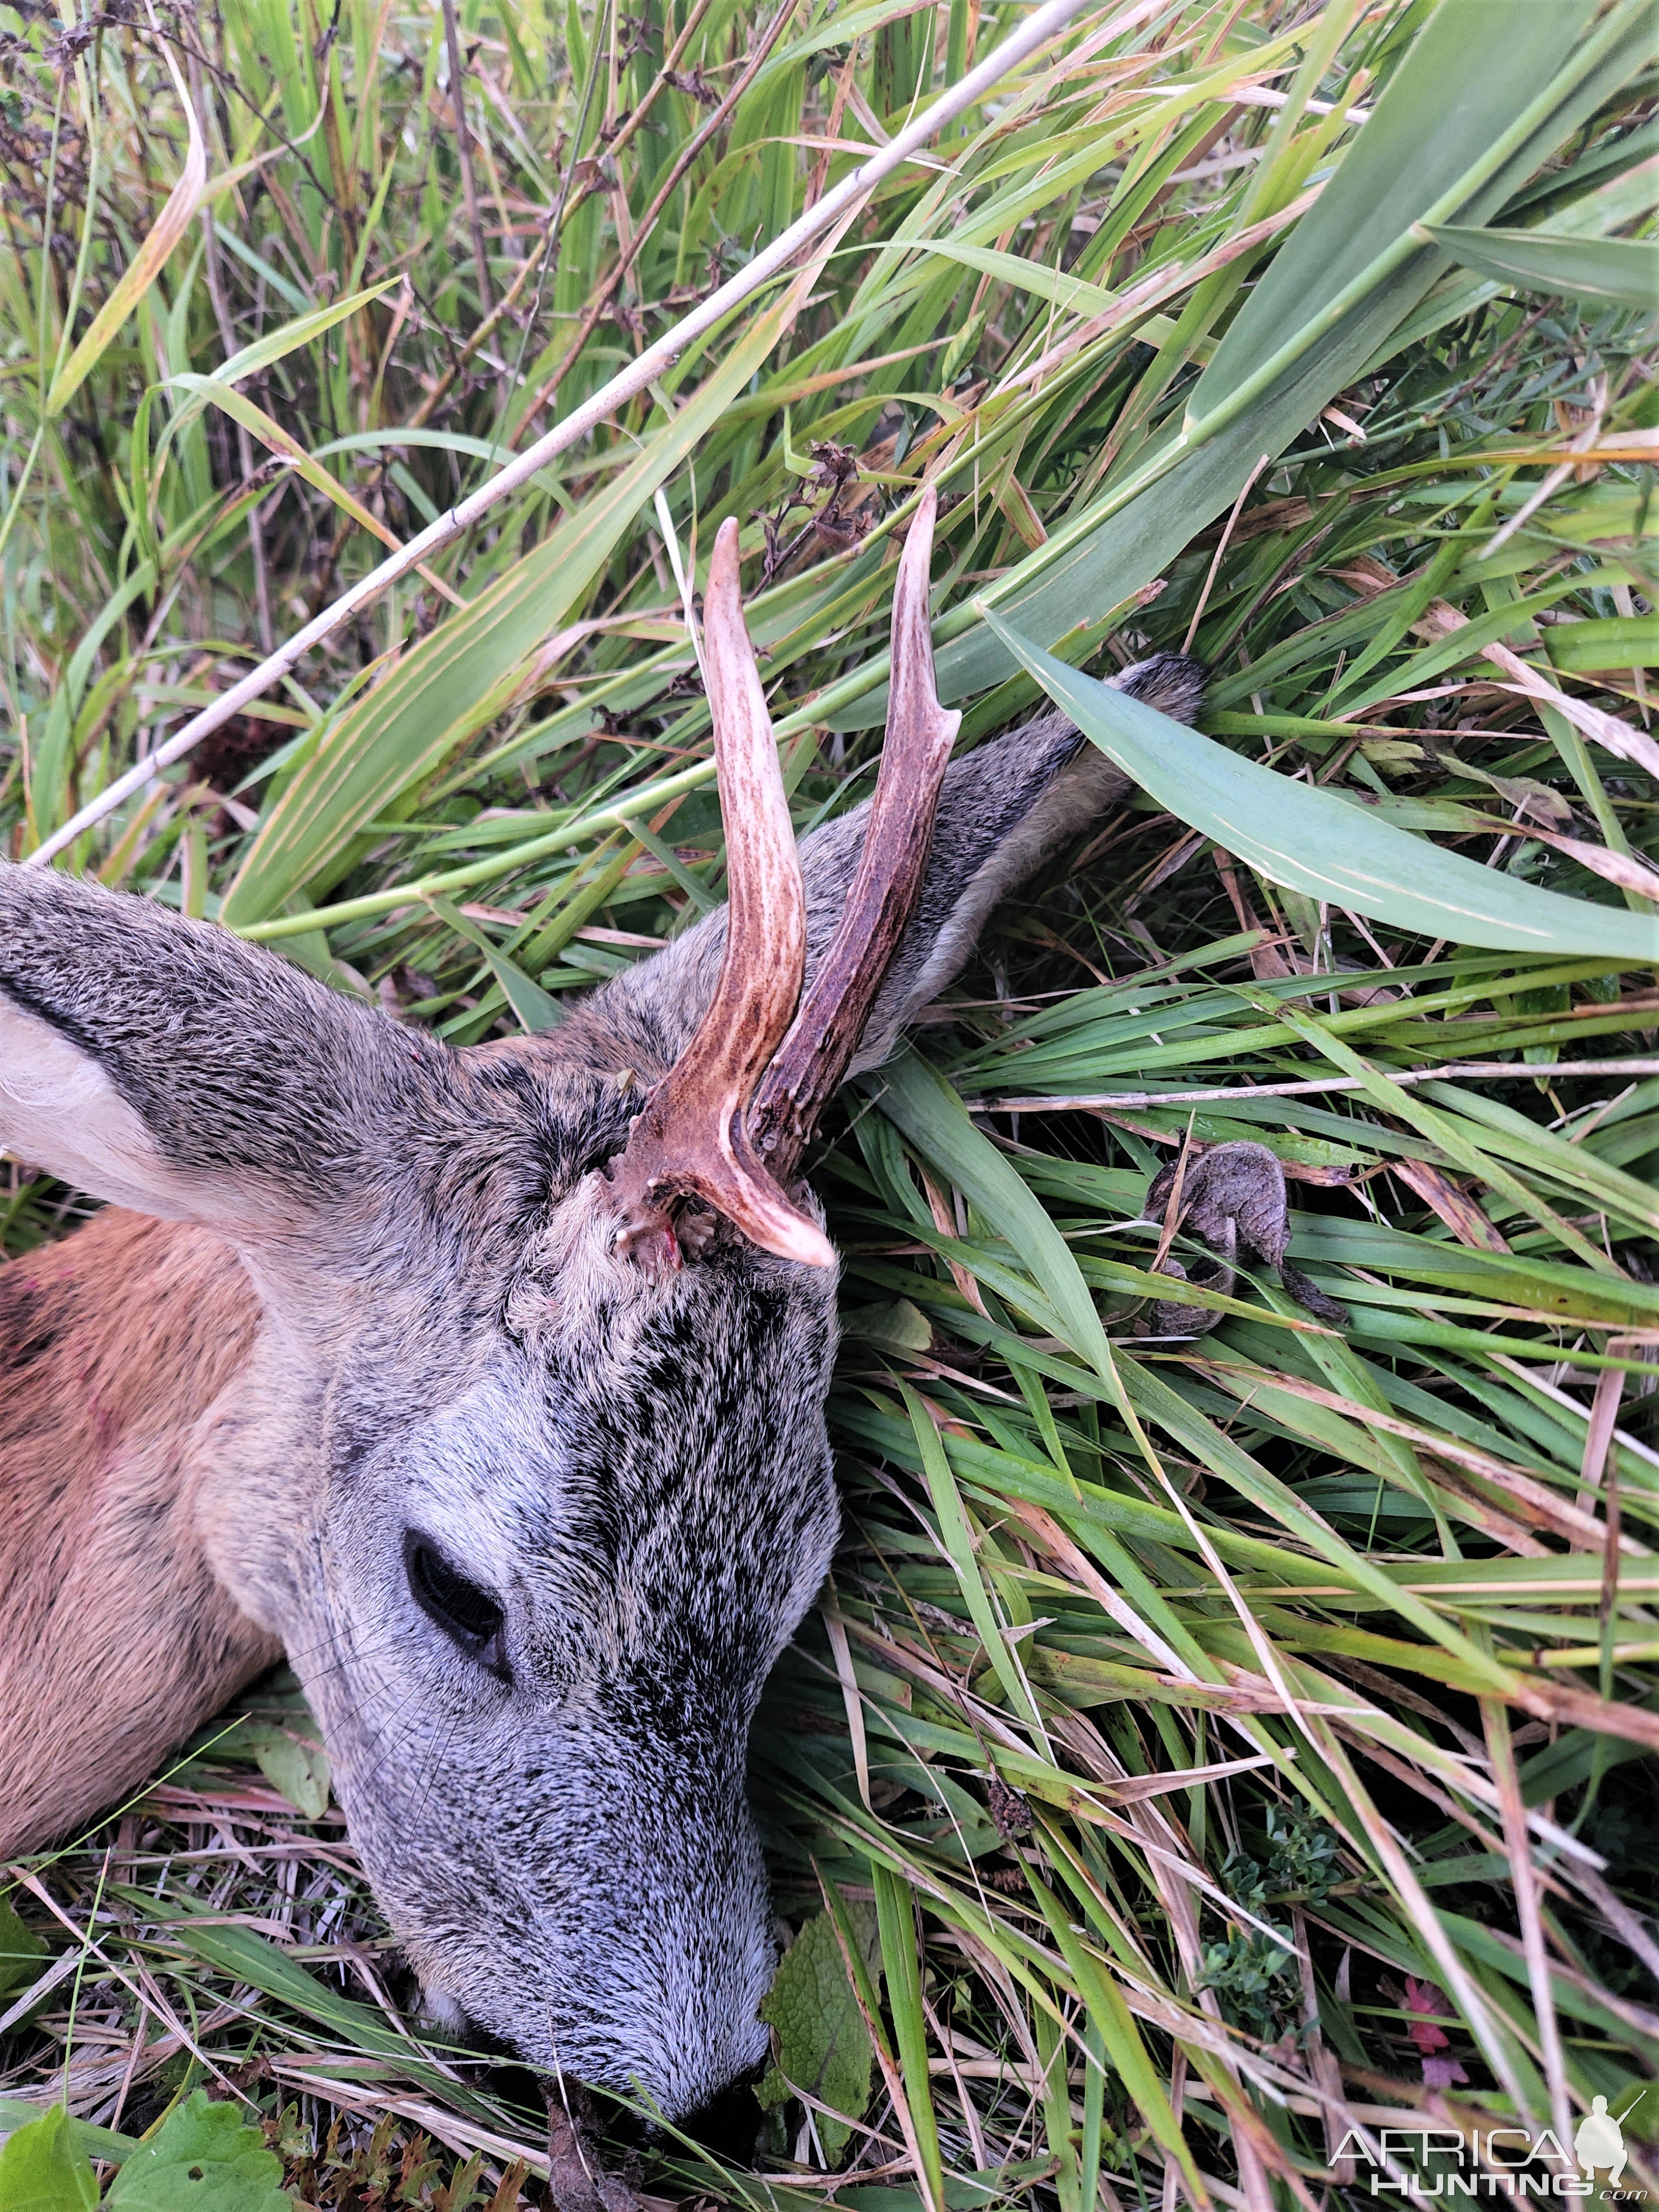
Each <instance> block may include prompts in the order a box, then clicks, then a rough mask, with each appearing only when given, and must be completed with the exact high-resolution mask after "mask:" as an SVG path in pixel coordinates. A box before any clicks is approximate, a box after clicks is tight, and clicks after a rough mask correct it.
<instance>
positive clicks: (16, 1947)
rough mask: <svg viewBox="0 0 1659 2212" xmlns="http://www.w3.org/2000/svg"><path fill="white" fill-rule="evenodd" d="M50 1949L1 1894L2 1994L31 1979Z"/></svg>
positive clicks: (18, 1988) (0, 1991) (0, 1954)
mask: <svg viewBox="0 0 1659 2212" xmlns="http://www.w3.org/2000/svg"><path fill="white" fill-rule="evenodd" d="M49 1948H50V1947H49V1946H48V1945H47V1943H46V1939H45V1938H44V1937H43V1936H37V1935H36V1934H35V1932H34V1930H33V1929H32V1928H29V1927H27V1926H26V1925H25V1924H24V1923H23V1922H22V1921H21V1920H20V1919H19V1917H18V1916H17V1912H16V1910H15V1907H14V1906H13V1905H11V1904H10V1903H9V1900H8V1899H5V1898H3V1897H0V1996H5V1995H6V1994H7V1992H8V1991H9V1990H21V1988H22V1987H23V1985H24V1984H25V1983H27V1982H32V1981H33V1979H34V1977H35V1975H36V1974H37V1973H39V1972H40V1961H41V1960H42V1959H44V1958H46V1955H47V1953H48V1950H49Z"/></svg>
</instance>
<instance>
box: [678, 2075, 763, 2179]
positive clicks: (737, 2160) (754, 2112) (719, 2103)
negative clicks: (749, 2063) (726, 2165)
mask: <svg viewBox="0 0 1659 2212" xmlns="http://www.w3.org/2000/svg"><path fill="white" fill-rule="evenodd" d="M763 2071H764V2069H763V2068H762V2067H758V2066H757V2067H756V2068H754V2069H752V2071H750V2073H747V2074H745V2075H743V2076H742V2077H741V2078H740V2079H739V2080H738V2081H732V2082H730V2083H729V2084H728V2085H727V2086H726V2087H725V2088H724V2089H722V2090H721V2091H720V2094H719V2095H718V2096H716V2097H711V2098H710V2099H709V2100H708V2103H707V2104H706V2105H703V2106H699V2108H698V2109H697V2111H696V2112H690V2113H688V2114H687V2116H686V2118H684V2119H683V2120H682V2121H681V2122H680V2123H679V2124H680V2126H681V2128H682V2129H683V2130H684V2132H685V2133H686V2134H687V2135H689V2136H690V2137H691V2139H692V2140H693V2142H700V2143H701V2144H702V2147H703V2148H704V2149H705V2150H710V2151H713V2152H714V2155H715V2157H716V2158H724V2159H729V2160H731V2161H732V2164H733V2165H735V2166H747V2165H748V2164H749V2163H750V2160H751V2159H752V2158H753V2156H754V2154H755V2142H756V2138H757V2136H759V2134H760V2121H761V2108H760V2106H758V2105H757V2103H756V2101H755V2084H756V2082H757V2081H759V2079H760V2077H761V2075H762V2073H763Z"/></svg>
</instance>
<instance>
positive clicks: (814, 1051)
mask: <svg viewBox="0 0 1659 2212" xmlns="http://www.w3.org/2000/svg"><path fill="white" fill-rule="evenodd" d="M938 512H939V495H938V493H937V492H936V491H935V490H934V489H933V486H932V484H929V485H928V487H927V490H926V491H925V492H923V494H922V495H921V506H920V507H918V508H917V510H916V516H915V521H914V522H913V523H912V524H911V526H910V534H909V536H908V538H907V539H906V540H905V545H904V555H903V558H902V560H901V561H900V562H899V572H898V580H897V582H896V585H895V586H894V590H893V652H892V678H891V681H890V686H889V690H888V704H887V732H886V736H885V738H884V742H883V745H882V752H881V767H880V769H879V770H878V774H877V776H876V792H875V797H874V798H873V799H872V801H871V803H870V821H869V824H868V827H867V828H866V831H865V835H864V850H863V852H862V854H860V858H859V865H858V872H857V874H856V875H855V876H854V878H853V888H852V890H850V891H849V892H848V898H847V907H846V910H845V912H844V913H843V914H842V919H841V923H840V926H839V927H838V928H837V929H836V933H835V935H834V937H833V938H831V939H830V940H829V949H828V951H826V952H825V953H824V956H823V961H822V963H820V965H819V968H818V972H817V975H815V976H814V977H813V978H812V987H811V990H810V991H808V993H807V994H806V998H805V1003H804V1004H803V1006H802V1007H801V1010H800V1012H799V1015H798V1016H797V1018H796V1020H795V1024H794V1026H793V1029H792V1030H790V1032H789V1034H788V1036H787V1037H786V1038H785V1039H784V1041H783V1043H782V1045H781V1047H780V1048H779V1051H778V1055H777V1058H776V1059H775V1060H774V1061H773V1062H772V1064H771V1066H769V1068H768V1069H767V1071H766V1073H765V1074H764V1075H763V1077H762V1079H761V1084H760V1088H759V1090H758V1091H757V1093H756V1096H755V1103H754V1105H753V1107H752V1108H751V1109H750V1114H749V1124H750V1132H751V1133H752V1135H753V1137H754V1140H755V1144H756V1146H757V1150H758V1151H759V1152H761V1154H762V1155H763V1158H764V1159H765V1161H766V1164H767V1165H768V1167H769V1168H770V1170H771V1171H772V1173H773V1174H774V1175H775V1176H777V1178H778V1180H779V1181H780V1182H782V1181H783V1180H784V1179H785V1178H786V1177H787V1176H789V1175H790V1173H791V1172H792V1171H793V1168H794V1166H795V1164H796V1162H797V1161H798V1160H799V1158H800V1156H801V1153H802V1152H804V1151H805V1148H806V1143H807V1139H809V1138H810V1137H811V1133H812V1129H813V1126H814V1124H815V1123H816V1122H817V1118H818V1115H820V1114H821V1113H822V1112H823V1107H824V1104H825V1102H826V1101H827V1100H828V1099H829V1097H831V1096H832V1095H833V1093H834V1092H835V1091H836V1087H837V1085H839V1084H840V1082H841V1079H842V1076H844V1075H845V1074H846V1073H847V1063H848V1060H851V1058H852V1057H853V1054H854V1049H855V1048H856V1047H857V1044H858V1041H859V1039H860V1036H862V1035H863V1033H864V1024H865V1023H866V1020H867V1018H869V1013H870V1009H871V1007H872V1006H873V1005H874V1004H875V1001H876V994H877V993H878V991H879V990H880V988H881V987H882V984H883V982H884V980H885V978H886V975H887V970H888V969H889V968H890V966H891V965H892V962H893V955H894V954H895V953H896V951H898V947H899V940H900V939H901V938H902V936H903V935H904V933H905V930H906V928H907V927H908V925H909V921H910V916H911V915H912V914H913V913H914V912H915V904H916V897H917V895H918V893H919V892H920V891H921V878H922V874H923V872H924V871H925V869H926V868H927V852H928V848H929V847H930V846H931V845H932V843H933V815H934V811H935V810H936V808H937V807H938V805H939V786H940V784H941V783H942V782H943V781H944V780H945V769H946V767H947V765H948V764H949V762H950V758H951V745H952V744H953V743H954V742H955V739H956V734H957V731H958V730H959V729H960V728H961V727H962V717H961V715H960V714H956V713H951V714H946V712H945V709H944V708H942V707H941V706H940V705H939V697H938V694H937V693H936V691H935V690H934V688H933V637H932V635H931V632H930V630H929V626H928V620H927V573H928V568H929V566H930V564H931V562H932V558H933V520H934V517H935V515H936V514H937V513H938Z"/></svg>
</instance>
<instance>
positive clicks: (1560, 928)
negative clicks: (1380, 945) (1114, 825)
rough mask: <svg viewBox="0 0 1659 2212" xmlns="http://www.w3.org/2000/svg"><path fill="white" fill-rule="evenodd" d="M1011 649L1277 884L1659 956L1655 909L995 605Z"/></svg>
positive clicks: (1525, 937)
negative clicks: (1340, 779) (1388, 800)
mask: <svg viewBox="0 0 1659 2212" xmlns="http://www.w3.org/2000/svg"><path fill="white" fill-rule="evenodd" d="M987 620H988V621H989V622H990V623H991V625H992V628H993V629H994V631H995V632H996V634H997V635H998V636H999V637H1000V639H1001V640H1002V641H1004V642H1005V643H1006V647H1007V649H1008V651H1009V653H1011V654H1012V655H1013V656H1014V658H1015V659H1017V660H1018V661H1019V662H1020V663H1021V665H1024V667H1025V668H1027V669H1029V670H1030V672H1031V674H1032V675H1033V676H1035V677H1036V679H1037V681H1038V682H1039V683H1040V684H1042V688H1043V690H1045V691H1046V692H1047V693H1048V696H1049V697H1050V698H1051V699H1052V700H1053V701H1054V704H1055V705H1056V706H1057V707H1060V708H1064V710H1065V711H1066V714H1069V715H1071V717H1072V719H1073V721H1075V722H1076V724H1077V725H1078V727H1079V729H1080V730H1082V731H1083V732H1085V734H1086V735H1087V736H1088V737H1089V738H1091V739H1092V741H1093V742H1094V743H1095V744H1097V745H1098V746H1099V747H1100V749H1101V750H1102V751H1103V753H1104V754H1105V755H1106V757H1107V758H1108V759H1109V760H1111V761H1114V762H1115V763H1116V764H1117V766H1118V767H1119V768H1121V769H1123V771H1124V773H1125V774H1126V775H1129V776H1132V777H1133V779H1134V781H1135V782H1136V783H1137V784H1139V787H1140V788H1141V789H1142V790H1143V791H1145V792H1146V793H1148V794H1149V795H1150V796H1151V797H1152V798H1153V799H1156V800H1157V801H1158V805H1160V806H1165V807H1167V808H1168V809H1169V811H1170V813H1172V814H1173V815H1175V816H1176V817H1177V819H1178V820H1180V821H1182V822H1185V823H1188V825H1189V826H1190V827H1191V828H1193V829H1197V830H1200V831H1201V832H1202V833H1203V834H1204V836H1206V837H1210V838H1212V839H1213V840H1214V841H1215V842H1216V844H1217V845H1218V846H1219V847H1220V848H1222V850H1223V851H1224V852H1228V853H1231V854H1235V855H1237V858H1238V859H1240V860H1245V861H1248V862H1249V865H1250V866H1251V867H1253V868H1255V869H1258V870H1259V871H1260V872H1261V874H1262V875H1264V876H1266V877H1267V878H1268V880H1269V881H1270V882H1272V883H1276V884H1285V886H1287V888H1289V889H1290V890H1297V891H1302V892H1304V893H1305V894H1306V895H1307V896H1309V897H1310V898H1316V899H1326V900H1328V901H1329V902H1331V903H1332V904H1333V905H1334V906H1341V907H1346V908H1348V909H1349V910H1350V911H1351V912H1352V913H1355V914H1363V915H1366V916H1368V917H1369V918H1370V920H1371V921H1383V922H1387V923H1389V925H1390V926H1391V927H1394V928H1396V929H1409V930H1413V931H1415V932H1417V933H1419V934H1421V935H1422V936H1425V937H1428V938H1445V939H1449V940H1450V941H1451V942H1452V943H1454V944H1457V945H1487V946H1491V947H1492V948H1493V949H1495V950H1497V951H1503V952H1548V953H1569V952H1583V953H1592V952H1604V953H1608V954H1610V955H1612V957H1613V958H1615V959H1618V960H1627V961H1629V962H1630V963H1631V964H1632V966H1636V965H1640V964H1645V963H1649V962H1651V961H1653V960H1656V959H1659V920H1655V919H1651V918H1650V917H1649V916H1647V915H1634V914H1628V913H1620V912H1618V911H1617V910H1615V909H1614V908H1611V907H1599V906H1592V905H1590V904H1589V902H1588V901H1587V900H1581V899H1571V898H1566V897H1564V896H1562V894H1561V893H1560V892H1559V891H1547V890H1541V889H1540V888H1539V886H1538V885H1536V884H1528V883H1524V882H1522V880H1521V879H1520V878H1517V877H1515V876H1509V875H1505V874H1504V873H1503V872H1502V871H1501V870H1498V869H1496V868H1482V867H1479V866H1476V865H1475V863H1474V861H1473V860H1464V859H1463V857H1462V854H1456V853H1449V852H1447V851H1445V850H1444V849H1443V848H1441V847H1439V846H1437V845H1431V844H1430V843H1429V842H1428V841H1427V840H1426V839H1425V838H1421V837H1417V836H1413V834H1412V833H1411V832H1410V831H1409V830H1407V829H1395V827H1394V825H1393V824H1392V823H1388V822H1383V821H1380V820H1376V819H1374V818H1373V817H1371V816H1370V814H1368V813H1367V812H1366V811H1365V810H1364V807H1362V806H1359V805H1355V804H1354V803H1353V802H1352V801H1351V800H1349V799H1340V798H1339V797H1338V796H1337V795H1336V793H1334V792H1332V791H1327V790H1324V789H1322V788H1321V787H1319V786H1318V785H1316V784H1306V783H1298V782H1296V781H1292V779H1291V778H1290V777H1289V776H1282V775H1274V774H1273V770H1272V769H1264V768H1261V767H1259V766H1258V765H1257V763H1255V761H1249V760H1245V759H1243V758H1242V757H1240V756H1239V755H1238V754H1237V753H1232V752H1229V751H1228V750H1227V748H1226V747H1225V745H1221V744H1217V743H1216V742H1215V740H1214V739H1213V738H1206V737H1202V736H1200V734H1199V733H1198V732H1196V731H1194V730H1189V729H1187V728H1186V727H1185V726H1183V725H1182V724H1181V723H1179V722H1174V721H1171V720H1170V718H1169V716H1168V715H1166V714H1159V713H1158V711H1157V709H1156V708H1152V707H1148V706H1146V705H1145V704H1144V703H1143V702H1141V701H1140V700H1138V699H1132V698H1130V697H1128V696H1127V694H1126V693H1124V692H1121V691H1118V690H1114V689H1113V688H1112V687H1111V686H1110V685H1109V684H1102V683H1100V682H1099V681H1098V680H1097V678H1094V677H1091V676H1085V675H1081V674H1079V671H1077V670H1076V669H1074V668H1068V667H1067V666H1066V664H1065V662H1064V661H1061V660H1056V659H1054V655H1053V654H1052V653H1044V652H1042V650H1041V648H1040V647H1036V646H1035V645H1033V644H1031V643H1030V641H1029V640H1028V639H1026V638H1024V637H1022V636H1021V635H1020V634H1019V633H1018V630H1016V629H1013V628H1012V626H1011V625H1010V624H1008V623H1004V622H1001V621H1000V620H999V619H998V618H997V617H996V616H995V615H994V614H988V613H987Z"/></svg>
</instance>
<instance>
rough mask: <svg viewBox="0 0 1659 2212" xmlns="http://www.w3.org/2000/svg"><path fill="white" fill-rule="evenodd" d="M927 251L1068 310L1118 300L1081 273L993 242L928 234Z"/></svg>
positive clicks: (1096, 311) (1086, 310)
mask: <svg viewBox="0 0 1659 2212" xmlns="http://www.w3.org/2000/svg"><path fill="white" fill-rule="evenodd" d="M927 252H929V253H938V254H941V255H943V257H944V258H945V259H946V260H947V261H960V262H961V263H962V264H963V266H964V267H966V268H969V269H977V270H981V272H982V274H984V275H985V276H996V277H1000V279H1001V281H1002V282H1003V283H1005V284H1017V285H1018V287H1019V289H1020V290H1021V291H1022V292H1035V293H1036V295H1037V297H1038V298H1039V299H1042V300H1047V301H1050V302H1051V303H1052V304H1053V305H1054V307H1063V308H1064V309H1066V312H1067V313H1072V314H1079V315H1105V314H1109V313H1111V311H1112V309H1113V308H1114V307H1116V306H1117V304H1118V295H1117V294H1116V293H1115V292H1108V291H1105V290H1103V289H1102V287H1101V286H1100V285H1098V284H1091V283H1088V282H1087V281H1086V280H1085V278H1084V277H1081V276H1068V275H1067V274H1066V271H1065V270H1061V269H1050V268H1049V267H1048V264H1047V263H1046V262H1042V261H1028V260H1026V259H1025V258H1024V256H1023V255H1021V254H1018V253H1001V252H998V250H997V249H996V247H995V246H962V245H959V244H958V243H957V240H955V239H951V238H930V239H929V240H927Z"/></svg>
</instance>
